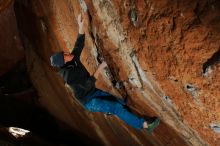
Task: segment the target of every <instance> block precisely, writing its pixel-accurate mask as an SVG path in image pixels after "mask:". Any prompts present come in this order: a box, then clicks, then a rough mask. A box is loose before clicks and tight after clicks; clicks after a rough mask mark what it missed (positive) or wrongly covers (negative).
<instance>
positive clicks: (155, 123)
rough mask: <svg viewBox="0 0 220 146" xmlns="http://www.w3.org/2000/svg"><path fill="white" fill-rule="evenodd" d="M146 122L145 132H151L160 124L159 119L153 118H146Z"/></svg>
mask: <svg viewBox="0 0 220 146" xmlns="http://www.w3.org/2000/svg"><path fill="white" fill-rule="evenodd" d="M147 124H148V128H146V129H147V132H148V133H150V134H151V133H152V132H153V130H154V129H155V128H156V127H157V126H158V125H159V124H160V119H159V118H154V119H151V120H148V121H147Z"/></svg>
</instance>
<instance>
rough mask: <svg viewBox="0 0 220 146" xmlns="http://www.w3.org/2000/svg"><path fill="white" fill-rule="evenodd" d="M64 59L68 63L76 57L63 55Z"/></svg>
mask: <svg viewBox="0 0 220 146" xmlns="http://www.w3.org/2000/svg"><path fill="white" fill-rule="evenodd" d="M63 57H64V62H65V63H67V62H69V61H71V60H72V59H73V58H74V55H73V54H71V53H65V52H64V53H63Z"/></svg>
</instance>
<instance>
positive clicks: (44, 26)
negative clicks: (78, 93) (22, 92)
mask: <svg viewBox="0 0 220 146" xmlns="http://www.w3.org/2000/svg"><path fill="white" fill-rule="evenodd" d="M84 2H85V3H84ZM86 7H87V8H88V10H89V11H88V14H87V17H86V18H85V19H88V20H89V23H88V24H86V26H87V27H86V46H85V49H84V51H83V54H82V57H81V60H82V62H83V63H84V64H85V66H86V67H87V68H88V69H89V71H90V72H91V74H92V73H93V72H94V71H95V69H96V67H97V65H98V56H100V55H101V56H103V57H104V59H105V60H106V62H107V63H108V65H109V69H110V71H111V77H110V76H109V74H106V73H103V76H102V77H100V80H99V81H98V82H97V86H98V87H99V88H102V89H103V90H107V91H109V92H111V93H113V94H115V95H118V96H120V97H121V98H124V97H125V96H128V97H129V104H128V105H129V107H130V108H131V109H132V110H133V111H134V112H135V113H137V114H140V115H152V116H155V115H156V116H158V117H160V118H161V120H162V123H161V125H160V126H159V127H158V128H157V129H156V130H155V133H154V134H153V135H147V134H146V133H145V132H144V131H137V130H135V129H132V128H131V127H129V126H127V125H126V124H124V123H123V122H122V121H121V120H119V119H118V118H116V117H114V116H110V117H109V116H105V115H102V114H100V113H95V114H93V113H88V112H87V111H85V110H84V109H83V107H82V106H81V105H80V104H79V103H78V102H77V101H75V99H74V98H72V96H73V95H72V93H71V91H70V90H69V89H68V88H66V87H65V86H64V84H63V80H62V79H60V77H59V76H58V75H57V74H56V73H55V69H53V68H52V67H50V63H49V57H50V55H51V54H52V53H53V52H55V51H59V50H64V51H68V50H71V49H72V47H73V45H74V41H75V39H76V34H77V29H78V28H77V23H76V19H75V18H76V16H77V15H78V14H79V13H80V12H83V10H84V9H86ZM15 12H16V16H17V20H18V26H19V29H20V31H21V38H22V40H23V42H24V47H25V51H26V59H27V67H28V71H29V73H30V76H31V79H32V82H33V85H34V86H35V87H36V89H37V90H38V92H39V96H40V102H41V104H42V105H43V106H44V107H45V108H47V109H48V110H49V111H50V112H51V113H52V114H53V115H54V116H55V117H57V118H58V119H60V120H62V121H64V122H65V123H67V124H68V125H70V126H71V127H72V128H73V129H75V130H78V131H79V130H80V131H81V132H82V133H84V134H86V135H89V136H90V137H91V138H93V139H99V140H100V143H102V144H104V145H144V146H145V145H157V146H158V145H161V146H162V145H172V146H176V145H178V146H186V145H188V146H204V145H211V146H217V145H219V144H220V137H219V133H217V132H215V130H213V129H212V128H210V125H213V124H217V125H218V124H219V123H220V108H219V107H220V89H219V88H220V86H219V85H220V77H219V76H220V73H219V70H220V64H219V62H220V59H219V58H220V21H219V19H220V3H219V2H218V1H217V0H212V1H205V0H201V1H193V0H186V1H182V0H181V1H171V0H158V1H153V0H138V1H135V0H123V1H122V0H85V1H83V0H80V1H75V0H56V1H55V0H44V1H43V0H33V1H29V0H18V1H16V3H15ZM33 30H34V31H33ZM113 81H118V82H120V83H122V87H121V88H120V89H117V88H115V87H114V86H113V85H114V83H113Z"/></svg>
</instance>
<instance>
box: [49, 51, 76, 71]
mask: <svg viewBox="0 0 220 146" xmlns="http://www.w3.org/2000/svg"><path fill="white" fill-rule="evenodd" d="M73 57H74V55H73V54H71V53H66V52H63V51H62V52H58V53H55V54H53V55H52V56H51V57H50V62H51V65H52V66H54V67H58V68H60V67H62V66H64V64H65V63H67V62H69V61H71V60H72V59H73Z"/></svg>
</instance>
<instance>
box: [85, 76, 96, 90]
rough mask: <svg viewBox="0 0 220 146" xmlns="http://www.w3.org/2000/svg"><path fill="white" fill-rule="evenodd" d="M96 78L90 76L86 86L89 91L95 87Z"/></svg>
mask: <svg viewBox="0 0 220 146" xmlns="http://www.w3.org/2000/svg"><path fill="white" fill-rule="evenodd" d="M95 82H96V78H95V77H93V76H90V77H89V78H88V80H87V81H86V84H85V86H87V89H91V88H93V87H95Z"/></svg>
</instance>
